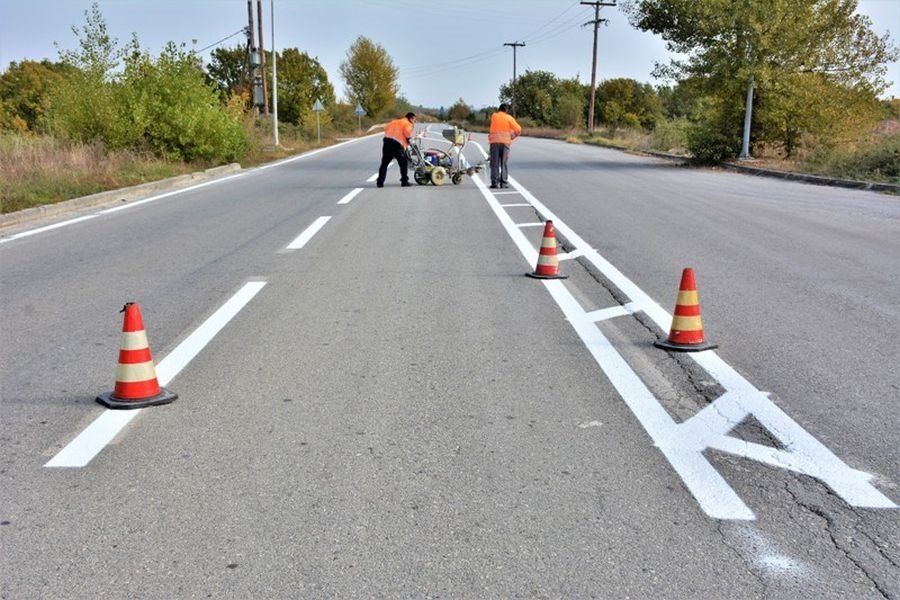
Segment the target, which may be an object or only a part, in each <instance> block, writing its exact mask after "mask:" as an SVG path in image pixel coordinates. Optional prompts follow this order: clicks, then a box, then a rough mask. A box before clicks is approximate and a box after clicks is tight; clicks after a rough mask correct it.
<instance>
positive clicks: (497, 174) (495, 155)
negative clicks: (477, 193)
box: [491, 144, 509, 185]
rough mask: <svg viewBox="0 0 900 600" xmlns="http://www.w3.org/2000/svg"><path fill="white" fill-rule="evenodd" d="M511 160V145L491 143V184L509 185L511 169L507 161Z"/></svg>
mask: <svg viewBox="0 0 900 600" xmlns="http://www.w3.org/2000/svg"><path fill="white" fill-rule="evenodd" d="M508 161H509V146H508V145H506V144H491V185H500V184H503V185H507V182H508V180H509V170H508V169H507V168H506V163H507V162H508Z"/></svg>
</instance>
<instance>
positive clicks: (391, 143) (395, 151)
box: [375, 112, 416, 187]
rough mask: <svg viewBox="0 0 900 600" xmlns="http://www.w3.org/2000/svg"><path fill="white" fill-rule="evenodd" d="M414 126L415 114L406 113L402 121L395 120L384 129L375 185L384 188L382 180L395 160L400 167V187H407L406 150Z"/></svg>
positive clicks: (408, 184)
mask: <svg viewBox="0 0 900 600" xmlns="http://www.w3.org/2000/svg"><path fill="white" fill-rule="evenodd" d="M415 126H416V114H415V113H411V112H410V113H406V116H405V117H403V118H402V119H395V120H393V121H391V122H390V123H388V124H387V125H386V126H385V128H384V142H382V145H381V167H379V168H378V179H376V180H375V185H377V186H378V187H384V178H385V176H386V175H387V168H388V165H389V164H391V161H392V160H394V159H397V164H398V165H400V185H401V186H402V187H409V186H410V185H411V184H410V183H409V174H408V173H407V169H406V149H407V148H408V147H409V140H410V138H412V134H413V129H415Z"/></svg>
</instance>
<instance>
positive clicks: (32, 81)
mask: <svg viewBox="0 0 900 600" xmlns="http://www.w3.org/2000/svg"><path fill="white" fill-rule="evenodd" d="M73 71H74V67H70V66H67V65H65V64H62V63H52V62H50V61H49V60H43V61H41V62H35V61H31V60H23V61H22V62H20V63H16V62H13V63H10V65H9V69H7V70H6V71H4V73H3V74H2V75H0V105H2V109H3V115H4V116H2V117H0V129H12V130H14V131H22V132H24V131H32V132H33V131H36V130H37V128H38V122H39V121H40V119H41V117H42V115H43V114H44V111H45V102H46V99H47V96H48V95H49V93H50V90H51V89H52V88H53V86H54V85H58V84H59V83H60V82H61V81H62V80H63V78H64V77H66V76H67V75H69V76H71V75H72V74H73V73H72V72H73Z"/></svg>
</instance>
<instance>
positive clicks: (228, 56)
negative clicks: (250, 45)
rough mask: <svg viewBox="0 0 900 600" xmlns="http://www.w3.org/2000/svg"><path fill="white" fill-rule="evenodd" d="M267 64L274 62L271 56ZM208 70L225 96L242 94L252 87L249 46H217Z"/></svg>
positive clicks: (267, 58)
mask: <svg viewBox="0 0 900 600" xmlns="http://www.w3.org/2000/svg"><path fill="white" fill-rule="evenodd" d="M266 54H268V53H266ZM266 64H272V63H270V62H269V56H266ZM206 72H207V73H208V74H209V77H210V79H211V80H212V81H213V83H215V85H216V87H217V88H218V89H219V90H221V91H222V95H223V97H224V98H227V97H229V96H231V95H240V94H242V93H243V92H244V91H246V90H248V89H249V88H250V82H249V79H248V74H249V72H250V63H249V58H248V56H247V47H246V46H235V47H233V48H225V47H221V48H216V49H215V50H213V51H212V54H211V59H210V62H209V64H208V65H207V66H206Z"/></svg>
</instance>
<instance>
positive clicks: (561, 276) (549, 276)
mask: <svg viewBox="0 0 900 600" xmlns="http://www.w3.org/2000/svg"><path fill="white" fill-rule="evenodd" d="M525 274H526V275H527V276H529V277H533V278H535V279H568V278H569V276H568V275H561V274H556V275H541V274H540V273H525Z"/></svg>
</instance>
